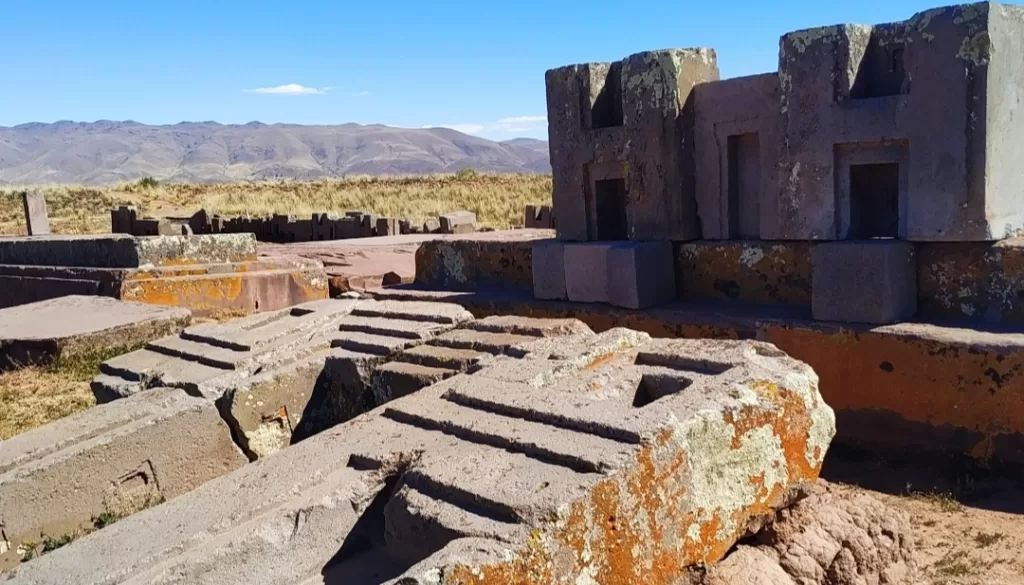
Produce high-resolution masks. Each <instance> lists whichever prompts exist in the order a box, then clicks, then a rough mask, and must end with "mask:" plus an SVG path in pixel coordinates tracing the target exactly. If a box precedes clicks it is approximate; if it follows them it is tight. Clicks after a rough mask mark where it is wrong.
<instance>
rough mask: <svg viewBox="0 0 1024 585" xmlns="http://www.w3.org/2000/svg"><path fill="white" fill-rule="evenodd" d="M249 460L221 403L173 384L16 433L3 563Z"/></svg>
mask: <svg viewBox="0 0 1024 585" xmlns="http://www.w3.org/2000/svg"><path fill="white" fill-rule="evenodd" d="M246 462H247V459H246V458H245V456H244V455H243V454H242V452H241V451H240V450H239V449H238V448H237V447H236V446H235V444H234V443H233V442H232V441H231V433H230V431H229V429H228V426H227V425H226V424H225V423H224V421H223V420H222V419H221V417H220V415H219V414H218V413H217V409H216V407H215V406H214V405H213V403H211V402H208V401H206V400H203V399H201V398H195V397H192V396H189V395H187V394H186V393H185V392H183V391H181V390H178V389H170V388H166V389H159V390H154V391H152V392H146V393H144V394H142V395H140V396H136V397H133V398H131V399H128V400H123V401H120V402H118V403H116V404H110V405H102V406H97V407H95V408H92V409H89V410H87V411H85V412H83V413H82V414H79V415H77V416H73V417H70V418H66V419H62V420H59V421H56V422H54V423H51V424H49V425H46V426H44V427H41V428H38V429H35V430H33V431H29V432H27V433H24V434H22V435H17V436H15V437H13V438H11V439H8V440H6V441H4V442H3V449H2V451H0V523H2V525H3V530H2V533H3V535H4V540H5V541H6V542H5V543H4V544H5V546H4V547H3V550H2V551H0V569H4V568H10V567H11V566H12V565H14V564H16V563H17V562H18V561H19V557H20V556H21V555H22V554H25V553H26V552H27V550H28V549H30V548H33V547H34V546H35V544H33V543H40V542H41V541H42V540H43V539H44V537H50V538H52V539H55V540H59V539H60V538H61V537H62V536H64V535H66V534H73V533H76V532H77V531H79V530H82V529H89V528H92V526H93V522H94V519H96V518H99V517H100V516H102V515H112V516H114V517H121V516H124V515H128V514H131V513H133V512H135V511H137V510H138V509H140V508H144V507H148V506H152V505H156V504H158V503H160V502H162V501H163V500H164V499H169V498H174V497H176V496H179V495H181V494H183V493H185V492H188V491H191V490H192V489H193V488H195V487H197V486H199V485H200V484H202V483H204V482H206V481H208V480H210V479H213V478H215V477H217V476H220V475H224V474H225V473H228V472H229V471H231V470H234V469H237V468H239V467H241V466H242V465H244V464H245V463H246ZM19 551H20V553H19ZM37 552H38V551H37Z"/></svg>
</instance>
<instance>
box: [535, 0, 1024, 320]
mask: <svg viewBox="0 0 1024 585" xmlns="http://www.w3.org/2000/svg"><path fill="white" fill-rule="evenodd" d="M1021 38H1024V8H1021V7H1018V6H1009V5H1001V4H997V3H980V4H970V5H963V6H956V7H950V8H940V9H936V10H930V11H927V12H923V13H920V14H918V15H916V16H914V17H913V18H911V19H909V20H907V21H904V22H896V23H890V24H881V25H876V26H862V25H840V26H833V27H824V28H817V29H811V30H805V31H798V32H793V33H789V34H786V35H783V37H782V39H781V41H780V52H779V68H778V71H777V72H773V73H767V74H764V75H755V76H751V77H742V78H737V79H725V80H720V79H719V74H718V65H717V62H716V56H715V53H714V51H713V50H711V49H671V50H665V51H652V52H644V53H638V54H636V55H632V56H630V57H627V58H626V59H624V60H622V61H619V62H615V63H588V64H583V65H572V66H568V67H562V68H559V69H553V70H551V71H548V72H547V78H546V81H547V102H548V121H549V137H550V145H551V147H550V148H551V162H552V168H553V175H554V176H553V181H554V213H555V215H556V216H557V217H558V226H557V229H558V236H559V242H558V243H551V244H549V245H545V246H540V247H537V248H535V255H536V256H537V261H538V263H539V265H541V266H543V270H542V271H541V272H542V274H543V276H542V277H539V278H536V283H535V285H536V293H537V296H538V297H540V298H549V299H559V298H567V299H569V300H573V301H588V302H593V301H604V302H610V303H612V304H615V305H618V306H623V307H629V308H638V307H646V306H652V305H656V304H660V303H663V302H665V301H668V300H672V299H673V298H675V296H676V290H675V286H676V283H675V282H674V279H673V267H672V254H671V249H670V247H669V246H668V244H667V243H668V242H680V241H688V240H697V239H700V238H703V239H704V240H754V241H775V242H780V245H786V243H787V242H795V241H815V242H821V243H820V244H819V245H817V246H816V247H815V248H814V253H813V256H814V258H813V260H814V261H813V274H812V280H813V285H812V290H813V313H814V318H815V319H819V320H827V321H854V322H867V323H893V322H898V321H903V320H906V319H909V318H911V317H913V316H914V314H915V312H916V309H917V305H916V298H917V283H916V282H915V275H916V274H917V262H918V257H919V254H917V253H915V248H917V247H918V244H919V243H932V242H992V241H998V240H1002V239H1004V238H1009V237H1012V236H1016V235H1019V234H1021V232H1022V229H1024V211H1022V210H1024V207H1022V198H1021V196H1020V194H1019V189H1018V188H1017V187H1018V185H1019V184H1020V183H1021V181H1022V180H1024V176H1022V171H1021V168H1020V165H1019V164H1018V163H1019V160H1020V159H1021V157H1022V156H1024V146H1022V143H1021V141H1020V140H1017V138H1019V137H1020V136H1022V135H1024V118H1021V117H1020V116H1016V115H1015V114H1014V111H1015V108H1016V103H1017V102H1016V97H1015V96H1016V95H1017V93H1018V87H1019V85H1020V79H1021V76H1022V75H1024V71H1022V68H1021V65H1020V60H1019V59H1018V58H1017V56H1018V55H1019V54H1020V49H1021V40H1020V39H1021ZM603 266H607V268H601V267H603ZM641 272H642V275H643V277H642V278H641V276H640V275H641ZM535 277H536V274H535Z"/></svg>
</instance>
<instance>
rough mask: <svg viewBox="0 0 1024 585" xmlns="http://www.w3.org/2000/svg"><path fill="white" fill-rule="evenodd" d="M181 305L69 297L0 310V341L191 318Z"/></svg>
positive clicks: (72, 334)
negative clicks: (164, 305)
mask: <svg viewBox="0 0 1024 585" xmlns="http://www.w3.org/2000/svg"><path fill="white" fill-rule="evenodd" d="M190 315H191V313H190V312H189V310H188V309H183V308H180V307H160V306H155V305H147V304H145V303H132V302H126V301H120V300H117V299H112V298H109V297H92V296H76V295H73V296H66V297H60V298H57V299H52V300H49V301H42V302H38V303H31V304H28V305H21V306H18V307H10V308H7V309H0V343H4V341H5V340H12V339H37V340H42V339H63V338H67V337H75V336H78V335H88V334H92V333H98V332H101V331H108V330H111V329H117V328H120V327H124V326H127V325H133V324H137V323H142V322H146V321H161V320H168V321H171V320H179V321H180V320H186V321H187V320H188V318H189V316H190Z"/></svg>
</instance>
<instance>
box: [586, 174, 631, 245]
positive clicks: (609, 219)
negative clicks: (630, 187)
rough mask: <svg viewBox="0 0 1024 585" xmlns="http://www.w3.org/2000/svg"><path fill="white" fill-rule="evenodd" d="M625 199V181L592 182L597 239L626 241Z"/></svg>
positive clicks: (601, 180)
mask: <svg viewBox="0 0 1024 585" xmlns="http://www.w3.org/2000/svg"><path fill="white" fill-rule="evenodd" d="M627 198H628V196H627V193H626V180H625V179H622V178H619V179H598V180H595V181H594V204H595V212H596V214H597V239H599V240H625V239H626V237H627V228H626V199H627Z"/></svg>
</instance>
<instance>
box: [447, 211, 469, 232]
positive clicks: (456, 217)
mask: <svg viewBox="0 0 1024 585" xmlns="http://www.w3.org/2000/svg"><path fill="white" fill-rule="evenodd" d="M438 221H439V222H440V224H441V233H443V234H464V233H470V232H474V231H476V214H475V213H473V212H472V211H453V212H451V213H446V214H444V215H442V216H441V217H439V218H438Z"/></svg>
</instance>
